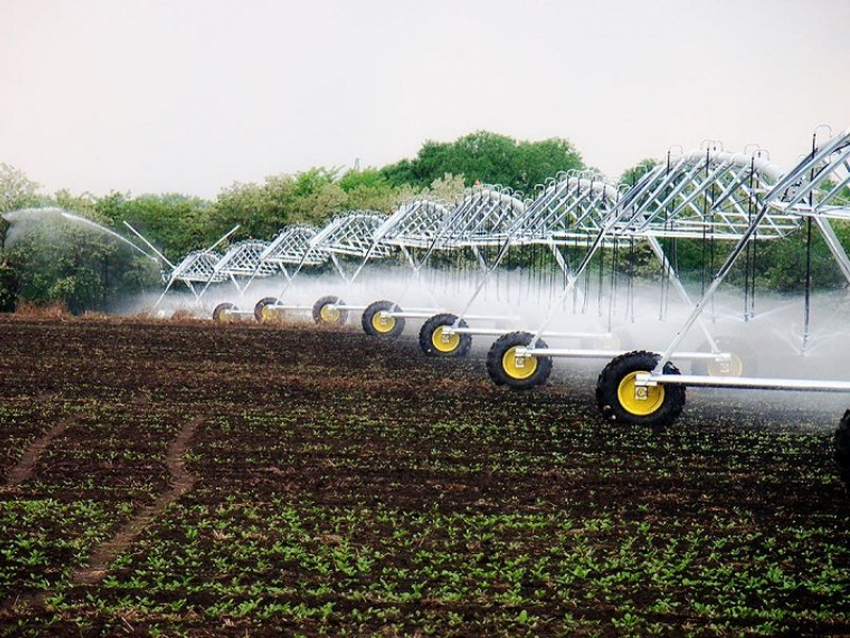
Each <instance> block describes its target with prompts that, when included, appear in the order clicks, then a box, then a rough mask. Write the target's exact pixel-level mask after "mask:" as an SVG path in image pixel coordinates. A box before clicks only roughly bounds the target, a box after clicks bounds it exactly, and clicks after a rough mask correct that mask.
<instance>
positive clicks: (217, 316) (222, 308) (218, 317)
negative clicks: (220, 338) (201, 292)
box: [212, 301, 236, 323]
mask: <svg viewBox="0 0 850 638" xmlns="http://www.w3.org/2000/svg"><path fill="white" fill-rule="evenodd" d="M228 310H236V304H235V303H230V302H229V301H225V302H224V303H220V304H218V305H217V306H216V307H215V309H214V310H213V313H212V318H213V321H215V322H216V323H222V322H223V321H224V319H223V318H222V315H223V314H224V313H225V312H227V311H228Z"/></svg>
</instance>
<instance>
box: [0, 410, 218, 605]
mask: <svg viewBox="0 0 850 638" xmlns="http://www.w3.org/2000/svg"><path fill="white" fill-rule="evenodd" d="M73 420H74V419H67V422H66V423H65V424H64V427H65V428H66V427H67V426H68V425H69V424H70V422H71V421H73ZM202 422H203V419H201V418H196V419H193V420H191V421H188V422H187V423H186V425H184V426H183V429H182V430H180V432H179V434H178V435H177V437H176V438H175V439H174V440H173V441H171V443H169V444H168V449H167V450H166V454H165V464H166V467H167V468H168V473H169V474H170V475H171V489H169V490H168V491H167V492H164V493H162V494H161V495H160V496H159V497H158V498H157V499H156V500H155V501H154V502H153V503H151V504H150V505H148V506H147V507H145V508H143V509H142V511H140V512H139V513H138V514H137V515H136V516H134V517H133V518H132V519H130V520H129V521H127V522H126V523H125V524H124V525H122V526H121V528H120V529H119V530H118V531H117V532H116V533H115V534H114V535H113V536H112V538H110V539H109V540H107V541H104V542H103V543H101V544H100V545H98V546H97V547H95V548H94V550H93V551H92V553H91V555H90V556H89V560H88V563H87V564H86V565H84V566H80V567H77V568H76V569H74V571H73V572H72V573H71V578H70V582H71V583H72V584H73V585H96V584H97V583H99V582H100V581H101V580H103V579H104V578H105V577H106V575H107V573H108V567H109V564H110V563H111V562H112V561H113V560H114V559H115V558H116V557H117V556H118V554H120V553H121V552H123V551H124V550H126V549H128V548H129V547H130V546H131V545H132V544H133V542H134V541H135V540H136V538H138V536H139V535H140V534H141V533H142V532H143V531H144V530H145V529H146V528H147V527H148V526H149V525H150V524H151V523H152V522H153V521H154V519H155V518H156V517H157V516H159V515H161V514H162V513H163V512H164V511H165V508H166V507H168V506H169V505H170V504H171V503H173V502H174V501H176V500H177V499H178V498H180V497H181V496H182V495H183V494H185V493H186V492H188V491H189V490H191V489H192V488H193V487H194V486H195V483H196V482H197V480H198V479H197V477H196V476H195V475H193V474H190V473H189V472H188V471H187V470H186V465H185V461H184V459H183V457H184V455H185V454H186V452H187V450H188V449H189V444H190V442H191V440H192V437H194V435H195V432H196V430H197V429H198V426H200V425H201V423H202ZM60 425H62V424H57V425H56V426H54V428H52V429H51V432H52V430H53V429H57V428H59V426H60ZM63 429H64V428H63ZM59 433H61V430H60V432H57V433H54V434H53V435H52V436H51V437H50V438H49V439H47V434H50V433H47V434H45V435H44V436H42V437H41V439H39V441H41V440H42V439H46V440H45V442H44V444H43V445H42V446H41V448H40V449H41V450H43V449H44V447H46V446H47V444H48V443H49V442H50V440H52V439H53V438H56V436H58V434H59ZM30 447H31V448H32V447H35V444H33V445H32V446H30ZM33 458H34V460H33V461H32V463H31V464H30V467H29V474H30V475H31V474H32V470H33V467H34V465H35V460H36V459H37V455H35V456H34V457H33ZM22 460H23V459H22ZM19 465H21V464H20V463H19ZM22 471H23V470H22ZM22 480H25V479H22ZM19 482H20V481H19ZM53 593H54V592H53V591H50V590H46V591H41V592H37V593H26V594H15V595H14V596H12V597H9V598H7V599H6V600H4V601H2V602H0V620H2V619H3V618H4V617H6V618H8V617H14V616H15V615H16V612H15V609H16V608H19V607H21V606H28V607H44V601H45V600H46V599H47V598H48V597H50V596H51V595H53Z"/></svg>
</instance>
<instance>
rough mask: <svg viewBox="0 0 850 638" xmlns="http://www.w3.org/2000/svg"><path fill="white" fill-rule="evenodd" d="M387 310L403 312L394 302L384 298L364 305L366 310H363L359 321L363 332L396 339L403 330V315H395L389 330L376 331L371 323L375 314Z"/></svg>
mask: <svg viewBox="0 0 850 638" xmlns="http://www.w3.org/2000/svg"><path fill="white" fill-rule="evenodd" d="M387 311H393V312H404V311H403V310H402V309H401V308H400V307H399V306H397V305H396V304H395V303H394V302H392V301H387V300H386V299H382V300H381V301H375V302H372V303H370V304H369V305H368V306H367V307H366V310H364V311H363V317H362V318H361V320H360V323H361V324H362V325H363V332H365V333H366V334H367V335H369V336H370V337H381V338H382V339H397V338H398V337H399V336H401V333H402V332H404V324H405V321H404V317H395V325H394V326H393V329H392V330H390V331H389V332H378V331H377V330H375V326H373V325H372V319H373V318H374V317H375V315H376V314H378V313H379V312H387Z"/></svg>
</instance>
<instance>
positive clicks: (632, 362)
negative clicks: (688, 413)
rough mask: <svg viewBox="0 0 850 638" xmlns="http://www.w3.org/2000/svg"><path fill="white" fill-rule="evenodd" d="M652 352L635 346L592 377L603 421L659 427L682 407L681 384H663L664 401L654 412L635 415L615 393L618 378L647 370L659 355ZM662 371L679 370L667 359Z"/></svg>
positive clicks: (671, 421) (619, 379) (680, 410)
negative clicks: (594, 379)
mask: <svg viewBox="0 0 850 638" xmlns="http://www.w3.org/2000/svg"><path fill="white" fill-rule="evenodd" d="M660 358H661V357H660V355H659V354H657V353H655V352H647V351H645V350H637V351H634V352H627V353H626V354H623V355H620V356H619V357H615V358H614V359H612V360H611V361H610V362H609V363H608V365H606V366H605V367H604V368H603V369H602V372H600V373H599V378H598V379H597V380H596V404H597V406H599V412H600V413H601V414H602V418H603V419H605V420H606V421H612V422H614V423H625V424H627V425H651V426H656V427H663V426H666V425H669V424H671V423H673V421H675V420H676V419H677V418H678V416H679V415H680V414H681V413H682V409H683V408H684V407H685V386H682V385H665V386H664V401H663V402H662V404H661V407H659V408H658V409H657V410H656V411H655V412H653V413H652V414H648V415H643V416H642V415H636V414H632V413H631V412H628V411H627V410H626V409H625V408H623V406H622V405H620V399H619V397H618V396H617V390H618V389H619V387H620V382H621V381H622V380H623V379H624V378H625V377H626V376H627V375H629V374H630V373H632V372H651V371H652V370H653V369H655V366H656V365H657V363H658V360H659V359H660ZM664 374H680V372H679V369H678V368H677V367H676V366H674V365H673V364H672V363H670V362H668V363H667V365H665V366H664Z"/></svg>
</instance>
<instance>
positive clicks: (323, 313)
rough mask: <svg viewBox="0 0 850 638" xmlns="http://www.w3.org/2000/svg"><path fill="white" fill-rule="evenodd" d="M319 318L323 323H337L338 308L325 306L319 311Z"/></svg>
mask: <svg viewBox="0 0 850 638" xmlns="http://www.w3.org/2000/svg"><path fill="white" fill-rule="evenodd" d="M319 316H320V317H321V318H322V321H324V322H325V323H336V322H337V321H339V308H335V307H334V306H332V305H330V304H325V305H324V306H322V309H321V310H320V311H319Z"/></svg>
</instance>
